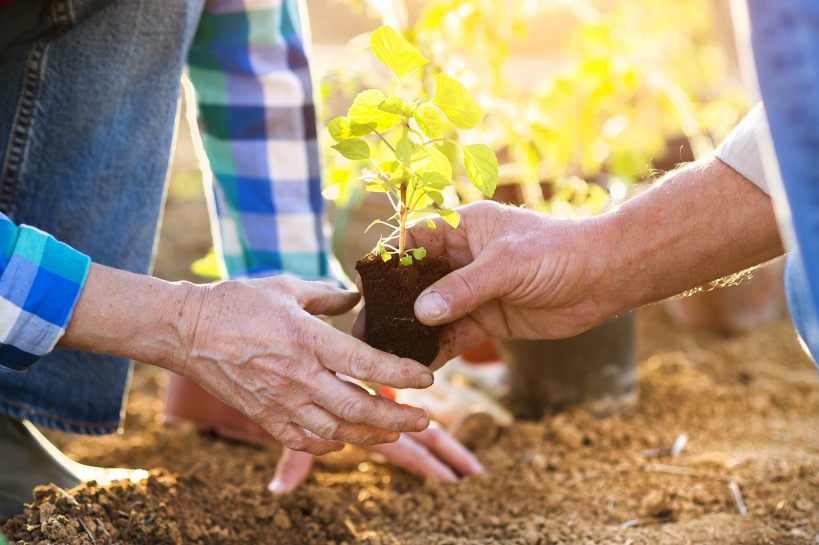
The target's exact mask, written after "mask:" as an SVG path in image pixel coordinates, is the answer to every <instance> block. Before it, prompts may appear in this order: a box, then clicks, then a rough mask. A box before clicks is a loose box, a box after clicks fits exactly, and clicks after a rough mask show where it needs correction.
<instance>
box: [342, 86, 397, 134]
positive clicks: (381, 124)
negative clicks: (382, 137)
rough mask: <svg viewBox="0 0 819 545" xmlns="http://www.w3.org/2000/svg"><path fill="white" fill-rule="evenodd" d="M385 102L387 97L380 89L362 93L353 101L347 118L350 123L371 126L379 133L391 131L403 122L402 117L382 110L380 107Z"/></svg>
mask: <svg viewBox="0 0 819 545" xmlns="http://www.w3.org/2000/svg"><path fill="white" fill-rule="evenodd" d="M385 100H387V97H385V96H384V93H382V92H381V91H379V90H378V89H367V90H366V91H361V92H360V93H358V94H357V95H356V97H355V100H353V105H352V106H350V109H349V111H348V112H347V117H349V118H350V121H353V122H355V123H362V124H365V125H369V126H371V127H372V128H374V129H375V130H377V131H379V132H384V131H386V130H388V129H391V128H393V127H395V126H396V125H398V123H400V122H401V116H398V115H395V114H391V113H389V112H385V111H383V110H380V109H379V108H378V107H379V106H381V103H382V102H384V101H385Z"/></svg>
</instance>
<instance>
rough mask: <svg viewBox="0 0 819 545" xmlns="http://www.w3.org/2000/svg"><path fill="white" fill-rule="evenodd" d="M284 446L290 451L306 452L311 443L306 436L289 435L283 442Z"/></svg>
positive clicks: (298, 434)
mask: <svg viewBox="0 0 819 545" xmlns="http://www.w3.org/2000/svg"><path fill="white" fill-rule="evenodd" d="M282 445H284V446H286V447H287V448H289V449H290V450H299V451H305V450H307V449H308V448H309V446H310V441H309V440H308V439H307V437H306V436H304V435H302V434H300V433H289V434H288V435H287V437H285V438H284V439H283V440H282Z"/></svg>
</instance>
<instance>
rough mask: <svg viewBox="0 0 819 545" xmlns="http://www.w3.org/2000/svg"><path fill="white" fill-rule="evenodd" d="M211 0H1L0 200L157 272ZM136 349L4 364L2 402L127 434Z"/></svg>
mask: <svg viewBox="0 0 819 545" xmlns="http://www.w3.org/2000/svg"><path fill="white" fill-rule="evenodd" d="M203 2H204V0H142V1H136V0H128V1H112V0H25V1H22V2H17V3H12V4H10V5H8V6H4V7H0V153H2V154H3V155H2V156H0V209H2V210H3V211H4V212H5V213H6V214H7V215H9V216H10V217H11V218H12V219H13V220H14V221H15V222H16V223H18V224H19V223H25V224H28V225H33V226H35V227H38V228H40V229H42V230H44V231H46V232H48V233H51V234H52V235H54V236H55V237H56V238H58V239H59V240H62V241H63V242H66V243H68V244H70V245H71V246H73V247H75V248H77V249H78V250H80V251H82V252H84V253H86V254H88V255H90V256H91V258H92V259H93V260H94V262H96V263H100V264H103V265H108V266H111V267H116V268H119V269H124V270H129V271H132V272H137V273H142V274H145V273H148V272H149V270H150V267H151V261H152V256H153V252H154V246H155V239H156V233H157V224H158V222H159V219H160V211H161V208H162V203H163V199H164V194H165V178H166V174H167V168H168V160H169V157H170V150H171V144H172V139H173V132H174V118H175V112H176V107H177V100H178V96H179V82H180V76H181V73H182V69H183V66H184V63H185V58H186V54H187V50H188V48H189V45H190V42H191V39H192V37H193V33H194V31H195V29H196V26H197V23H198V20H199V16H200V14H201V11H202V7H203ZM129 376H130V363H129V362H128V361H127V360H125V359H122V358H115V357H111V356H103V355H97V354H88V353H81V352H75V351H71V350H63V349H57V350H55V351H54V352H52V353H51V354H49V355H48V356H46V357H45V358H43V359H42V360H41V361H39V362H38V363H37V364H36V365H34V366H33V367H32V368H31V369H30V370H29V371H27V372H26V373H12V372H0V412H2V413H5V414H7V415H9V416H12V417H14V418H21V419H22V418H27V419H29V420H31V421H32V422H34V423H36V424H39V425H43V426H47V427H50V428H54V429H59V430H63V431H69V432H74V433H87V434H103V433H112V432H115V431H117V429H118V428H119V426H120V421H121V417H122V408H123V400H124V398H125V392H126V388H127V385H128V379H129Z"/></svg>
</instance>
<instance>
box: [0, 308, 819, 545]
mask: <svg viewBox="0 0 819 545" xmlns="http://www.w3.org/2000/svg"><path fill="white" fill-rule="evenodd" d="M640 343H641V347H642V349H641V353H642V355H641V364H640V387H641V390H642V392H641V394H642V399H641V402H640V404H639V407H638V408H637V410H636V411H635V412H633V413H632V414H630V415H627V416H622V417H615V418H611V419H606V420H597V419H594V418H592V417H590V416H589V415H587V414H584V413H583V412H574V413H569V414H563V415H559V416H555V417H551V418H547V419H544V420H543V421H542V422H536V423H519V424H516V425H515V426H514V427H513V428H512V429H510V430H508V431H507V432H505V433H504V434H503V435H502V436H501V437H500V439H499V440H498V441H497V442H496V443H495V444H493V445H491V446H489V447H488V448H485V449H484V450H482V451H480V452H479V453H478V454H479V456H480V458H481V461H482V462H483V463H484V464H485V465H486V467H487V472H486V473H485V474H484V475H480V476H477V477H472V478H468V479H463V480H462V481H461V482H459V483H456V484H452V485H444V486H441V485H438V484H435V483H432V482H422V481H420V480H418V479H416V478H414V477H412V476H410V475H408V474H406V473H404V472H403V471H401V470H398V469H394V468H391V467H388V466H383V465H378V464H374V463H372V462H369V461H367V460H366V459H365V458H364V457H363V456H362V455H361V454H360V453H359V452H357V451H355V450H352V449H349V450H346V451H343V452H341V453H337V454H333V455H329V456H326V457H324V458H322V459H321V460H320V461H319V463H318V465H317V468H316V470H315V472H314V474H313V476H312V478H311V479H310V481H309V482H308V484H307V485H306V486H304V487H303V488H302V489H301V490H299V491H298V492H296V493H295V494H293V495H290V496H286V497H282V498H277V497H273V496H271V495H270V494H269V493H268V492H267V491H266V490H265V484H266V483H267V481H268V479H269V478H270V477H271V475H272V474H273V470H274V466H275V462H276V459H277V456H278V454H279V450H278V449H277V448H275V447H270V448H254V447H248V446H243V445H240V444H235V443H230V442H225V441H222V440H219V439H215V438H213V437H209V436H207V435H200V434H198V433H196V432H195V431H194V430H192V429H191V428H189V427H185V426H182V427H176V428H170V429H168V428H165V427H164V426H163V424H162V423H161V421H160V416H161V408H162V401H161V398H162V389H163V384H164V383H165V377H164V376H163V374H162V373H161V372H160V371H157V370H156V369H153V368H150V367H147V366H139V367H137V370H136V373H135V377H134V383H133V388H132V395H131V397H130V400H129V403H128V419H127V421H126V431H125V433H124V435H122V436H119V437H103V438H82V437H69V436H62V435H61V436H57V440H58V442H59V444H60V445H61V446H62V447H63V448H65V450H66V452H67V453H69V454H70V455H72V456H74V457H75V458H77V459H79V460H81V461H83V462H86V463H90V464H108V465H119V466H130V467H142V468H151V469H153V472H152V476H151V478H150V479H148V480H147V481H144V482H142V483H138V484H131V483H127V484H115V485H113V486H111V487H105V488H104V487H98V486H94V485H83V486H80V487H79V488H77V489H74V490H71V491H68V495H69V496H70V497H68V496H66V495H65V494H63V493H62V492H60V491H57V490H54V489H45V488H43V489H38V490H37V492H36V494H35V495H36V502H35V504H34V507H33V508H32V509H30V510H29V511H28V512H27V513H26V514H25V515H23V516H20V517H17V518H15V519H12V520H11V521H9V522H8V523H7V524H6V525H5V526H4V527H3V528H2V531H3V532H5V533H6V534H7V535H8V536H9V537H10V538H11V540H12V542H13V543H14V542H18V543H46V542H50V543H67V544H89V543H145V544H165V543H168V544H171V543H173V544H176V543H201V544H211V543H214V544H215V543H236V544H245V543H246V544H251V543H254V544H255V543H289V544H299V543H305V544H307V543H310V544H312V543H322V544H324V543H328V544H333V543H334V544H336V545H341V544H344V543H346V544H347V545H352V544H355V543H371V544H406V545H414V544H419V545H420V544H428V543H440V544H452V545H455V544H479V543H480V544H501V543H503V544H521V545H537V544H540V545H546V544H558V543H563V544H575V543H580V544H615V543H616V544H625V543H631V544H633V545H636V544H680V543H708V544H749V545H750V544H762V543H771V544H778V545H786V544H808V543H819V385H818V384H817V382H819V381H817V374H816V370H815V369H814V368H813V366H812V364H810V362H808V361H807V359H806V358H805V357H804V356H803V355H802V353H801V351H800V349H799V347H798V346H797V345H796V343H795V342H794V340H793V334H792V331H791V328H790V326H789V325H788V324H787V322H786V321H782V322H779V323H776V324H774V325H772V326H769V327H767V328H765V329H763V330H760V331H757V332H755V333H752V334H749V335H746V336H743V337H739V338H735V339H730V340H723V339H717V338H710V337H705V336H692V335H689V334H683V333H679V332H677V331H674V330H672V329H671V327H670V326H669V325H668V324H667V323H666V322H665V320H664V319H663V317H662V314H661V313H660V312H659V309H657V308H651V309H647V310H644V311H643V312H642V314H641V316H640ZM680 433H687V434H688V435H689V438H690V439H689V442H688V445H687V447H686V449H685V450H684V451H683V453H682V454H681V455H679V456H677V457H674V458H670V457H658V458H648V457H646V451H648V450H651V449H658V448H663V447H669V446H670V445H671V444H672V443H673V442H674V440H675V438H676V437H677V435H678V434H680ZM732 482H733V483H736V485H737V487H738V489H739V491H740V492H741V495H742V498H743V500H744V503H745V505H746V506H747V511H748V513H747V516H744V517H743V516H741V515H740V514H739V513H738V508H737V504H736V502H735V500H734V498H733V496H732V494H731V491H730V483H732ZM75 502H76V503H75ZM91 536H93V539H92V537H91Z"/></svg>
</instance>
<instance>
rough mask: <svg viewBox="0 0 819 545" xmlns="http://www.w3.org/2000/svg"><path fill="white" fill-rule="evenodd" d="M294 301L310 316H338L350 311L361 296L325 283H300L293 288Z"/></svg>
mask: <svg viewBox="0 0 819 545" xmlns="http://www.w3.org/2000/svg"><path fill="white" fill-rule="evenodd" d="M295 293H296V300H298V302H299V304H300V305H301V307H302V308H303V309H304V310H306V311H307V312H309V313H310V314H314V315H317V314H326V315H327V316H338V315H339V314H344V313H345V312H347V311H348V310H351V309H352V308H353V307H354V306H356V304H357V303H358V301H359V300H360V299H361V294H359V293H357V292H354V291H347V290H343V289H340V288H337V287H335V286H333V285H331V284H328V283H326V282H300V283H299V284H298V287H297V288H295Z"/></svg>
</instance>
